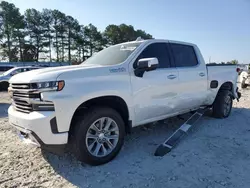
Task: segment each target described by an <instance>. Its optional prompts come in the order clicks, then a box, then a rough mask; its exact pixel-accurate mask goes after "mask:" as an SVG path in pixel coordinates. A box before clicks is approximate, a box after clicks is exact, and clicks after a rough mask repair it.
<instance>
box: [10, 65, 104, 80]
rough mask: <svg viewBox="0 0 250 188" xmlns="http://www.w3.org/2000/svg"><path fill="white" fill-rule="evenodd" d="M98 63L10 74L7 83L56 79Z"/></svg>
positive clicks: (94, 66) (92, 66)
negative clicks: (66, 73)
mask: <svg viewBox="0 0 250 188" xmlns="http://www.w3.org/2000/svg"><path fill="white" fill-rule="evenodd" d="M96 67H100V65H70V66H60V67H50V68H41V69H36V70H32V71H27V72H24V73H19V74H17V75H15V76H12V77H11V79H10V80H9V83H34V82H45V81H56V79H57V78H58V76H59V75H61V74H62V73H65V72H72V71H79V70H82V69H91V68H96Z"/></svg>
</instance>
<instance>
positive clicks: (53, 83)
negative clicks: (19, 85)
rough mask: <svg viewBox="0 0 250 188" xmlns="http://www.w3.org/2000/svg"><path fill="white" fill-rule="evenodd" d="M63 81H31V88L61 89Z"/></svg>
mask: <svg viewBox="0 0 250 188" xmlns="http://www.w3.org/2000/svg"><path fill="white" fill-rule="evenodd" d="M64 85H65V83H64V81H63V80H61V81H51V82H38V83H32V84H31V88H32V89H41V90H43V89H45V90H52V91H61V90H62V89H63V88H64Z"/></svg>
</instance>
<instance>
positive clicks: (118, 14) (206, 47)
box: [7, 0, 250, 64]
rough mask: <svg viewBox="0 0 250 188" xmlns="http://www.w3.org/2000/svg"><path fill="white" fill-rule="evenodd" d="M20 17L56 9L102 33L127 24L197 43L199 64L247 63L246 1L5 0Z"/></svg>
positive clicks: (249, 2)
mask: <svg viewBox="0 0 250 188" xmlns="http://www.w3.org/2000/svg"><path fill="white" fill-rule="evenodd" d="M7 1H8V2H11V3H14V4H15V5H16V7H18V8H19V9H20V11H21V13H24V11H25V10H26V9H28V8H35V9H37V10H42V9H43V8H49V9H58V10H60V11H61V12H64V13H65V14H67V15H71V16H72V17H74V18H76V19H77V20H78V21H79V23H80V24H82V25H87V24H89V23H92V24H93V25H95V26H96V27H97V28H98V29H99V30H101V31H103V30H104V29H105V27H106V26H107V25H109V24H121V23H125V24H130V25H133V26H134V27H135V29H142V30H145V31H146V32H148V33H150V34H151V35H153V37H154V38H158V39H170V40H180V41H186V42H192V43H195V44H197V45H198V47H199V48H200V50H201V52H202V54H203V57H204V59H205V61H206V62H207V63H208V62H209V59H210V61H211V62H217V63H219V62H221V61H224V62H227V61H231V60H233V59H237V60H238V61H239V63H248V64H249V63H250V0H155V1H153V0H124V1H122V0H91V1H90V0H88V1H86V0H7Z"/></svg>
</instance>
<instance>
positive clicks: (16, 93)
mask: <svg viewBox="0 0 250 188" xmlns="http://www.w3.org/2000/svg"><path fill="white" fill-rule="evenodd" d="M10 92H11V93H12V94H11V98H12V105H13V107H14V108H15V110H17V111H20V112H23V113H30V112H32V111H33V107H32V105H33V104H32V103H33V102H32V101H33V100H36V101H38V102H39V101H41V100H40V92H38V91H37V90H34V89H31V87H30V84H14V83H12V84H10Z"/></svg>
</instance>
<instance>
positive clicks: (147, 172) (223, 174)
mask: <svg viewBox="0 0 250 188" xmlns="http://www.w3.org/2000/svg"><path fill="white" fill-rule="evenodd" d="M8 106H9V98H8V95H7V93H4V92H2V93H0V187H86V188H87V187H89V188H91V187H93V188H94V187H127V188H131V187H135V188H138V187H157V188H161V187H168V188H169V187H182V188H196V187H197V188H203V187H204V188H214V187H216V188H221V187H227V188H231V187H247V188H249V183H250V179H249V172H250V136H249V134H250V109H249V108H250V90H244V91H242V98H241V100H240V102H239V103H237V102H236V101H235V102H234V108H233V110H232V114H231V116H230V117H229V118H227V119H222V120H220V119H214V118H211V117H210V116H209V114H208V115H206V116H204V117H203V118H202V120H200V122H199V123H198V124H197V125H196V126H195V129H194V130H193V131H192V132H191V133H190V134H189V135H188V136H187V137H185V138H184V139H183V140H182V141H181V143H180V144H179V145H178V146H177V147H176V148H175V149H174V150H173V151H171V152H170V153H169V154H167V155H166V156H164V157H155V156H154V155H153V154H154V151H155V149H156V147H157V145H158V144H160V143H161V142H163V141H164V140H165V139H166V138H167V136H168V135H170V134H171V133H172V132H173V131H174V130H175V129H176V128H177V127H178V126H180V125H181V123H182V122H183V120H178V119H177V118H172V119H169V120H168V121H166V122H165V123H161V124H160V123H157V124H151V125H148V126H143V127H138V128H136V129H135V130H134V132H133V134H131V135H129V136H127V138H126V141H125V145H124V147H123V149H122V151H121V152H120V154H119V155H118V157H117V158H116V159H115V160H113V161H112V162H110V163H108V164H105V165H102V166H97V167H91V166H88V165H84V164H81V163H79V162H78V161H76V160H75V159H74V157H72V156H71V155H66V154H65V155H64V156H56V155H53V154H50V153H46V152H44V151H43V152H42V151H41V150H40V149H39V148H34V147H31V146H28V145H25V144H23V143H21V141H20V140H19V139H18V137H17V136H16V134H15V133H14V131H13V129H12V128H11V127H10V126H9V124H8V119H7V108H8Z"/></svg>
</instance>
